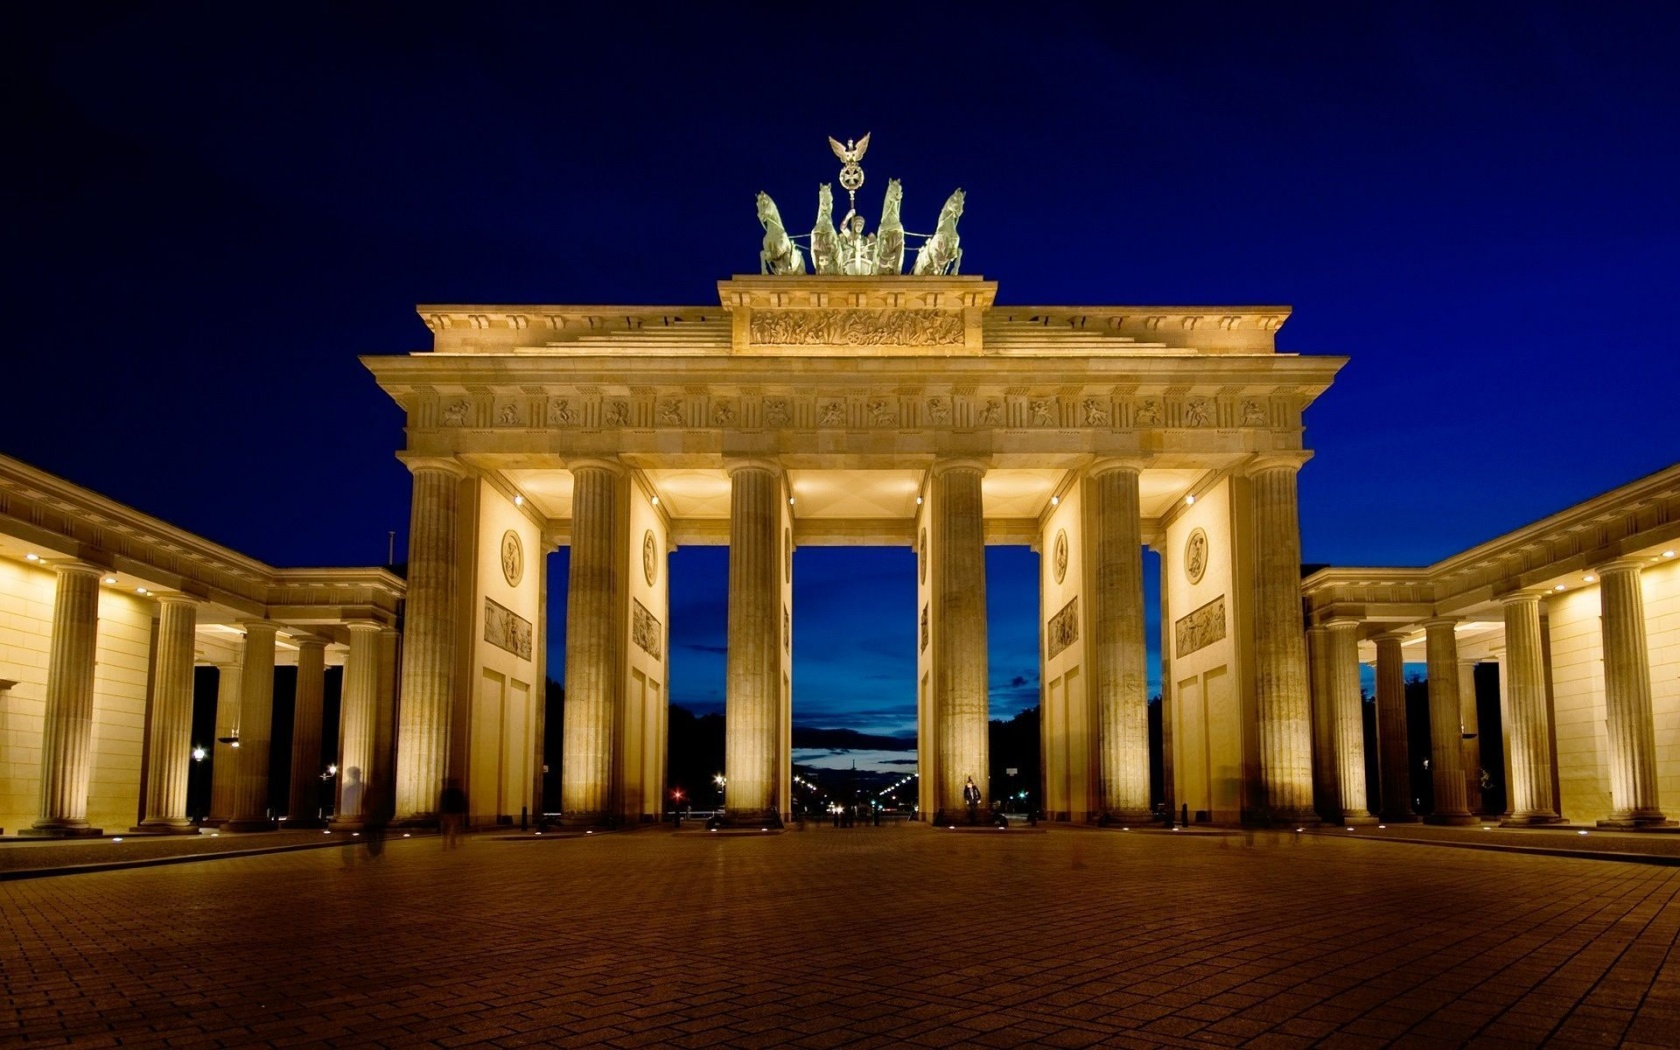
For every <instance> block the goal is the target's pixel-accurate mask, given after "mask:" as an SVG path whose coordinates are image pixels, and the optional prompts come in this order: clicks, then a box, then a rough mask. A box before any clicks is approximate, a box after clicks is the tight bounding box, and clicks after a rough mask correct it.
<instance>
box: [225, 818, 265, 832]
mask: <svg viewBox="0 0 1680 1050" xmlns="http://www.w3.org/2000/svg"><path fill="white" fill-rule="evenodd" d="M222 830H223V831H273V830H274V822H273V821H272V820H261V819H258V820H230V821H228V822H227V823H226V824H223V825H222Z"/></svg>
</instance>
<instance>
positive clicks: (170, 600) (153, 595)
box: [146, 591, 204, 606]
mask: <svg viewBox="0 0 1680 1050" xmlns="http://www.w3.org/2000/svg"><path fill="white" fill-rule="evenodd" d="M146 596H147V597H148V598H150V599H152V600H153V601H155V602H157V603H158V604H159V605H193V606H198V605H203V604H204V599H203V598H200V597H199V596H198V595H196V594H187V593H185V592H184V591H151V592H150V593H148V594H147V595H146Z"/></svg>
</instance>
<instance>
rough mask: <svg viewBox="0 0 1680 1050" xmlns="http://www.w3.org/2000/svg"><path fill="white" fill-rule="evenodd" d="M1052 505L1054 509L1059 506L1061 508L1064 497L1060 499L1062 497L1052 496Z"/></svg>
mask: <svg viewBox="0 0 1680 1050" xmlns="http://www.w3.org/2000/svg"><path fill="white" fill-rule="evenodd" d="M1050 505H1051V506H1052V507H1059V506H1061V505H1062V497H1060V496H1051V497H1050Z"/></svg>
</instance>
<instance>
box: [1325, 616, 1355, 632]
mask: <svg viewBox="0 0 1680 1050" xmlns="http://www.w3.org/2000/svg"><path fill="white" fill-rule="evenodd" d="M1324 626H1326V627H1328V628H1330V629H1331V630H1333V631H1334V630H1338V629H1340V630H1354V631H1357V630H1358V629H1359V628H1361V627H1363V626H1365V621H1364V620H1361V619H1360V618H1359V617H1357V616H1332V617H1331V618H1330V619H1328V620H1325V621H1324Z"/></svg>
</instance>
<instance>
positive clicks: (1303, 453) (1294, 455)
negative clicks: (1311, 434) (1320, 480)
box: [1243, 448, 1313, 474]
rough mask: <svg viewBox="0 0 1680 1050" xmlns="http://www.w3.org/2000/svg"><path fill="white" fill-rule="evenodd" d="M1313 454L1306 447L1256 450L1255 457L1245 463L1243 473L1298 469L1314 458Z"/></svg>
mask: <svg viewBox="0 0 1680 1050" xmlns="http://www.w3.org/2000/svg"><path fill="white" fill-rule="evenodd" d="M1312 455H1313V454H1312V452H1311V451H1309V450H1307V449H1304V448H1301V449H1283V450H1280V451H1275V452H1256V453H1255V454H1254V458H1253V459H1250V460H1249V461H1248V462H1247V463H1246V464H1244V465H1243V473H1245V474H1259V473H1262V472H1264V471H1268V470H1288V471H1297V470H1300V469H1301V467H1302V466H1304V465H1305V464H1306V462H1307V460H1309V459H1311V458H1312Z"/></svg>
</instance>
